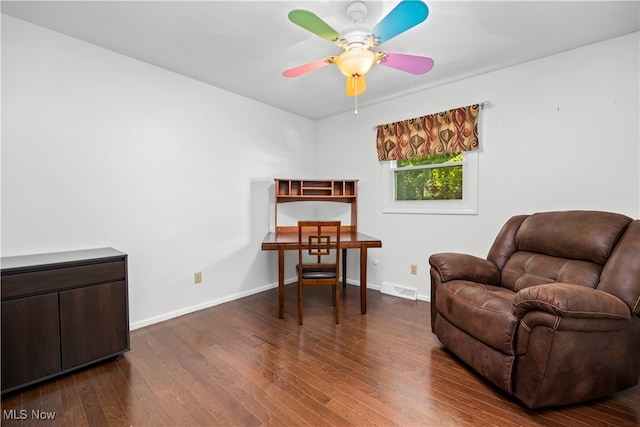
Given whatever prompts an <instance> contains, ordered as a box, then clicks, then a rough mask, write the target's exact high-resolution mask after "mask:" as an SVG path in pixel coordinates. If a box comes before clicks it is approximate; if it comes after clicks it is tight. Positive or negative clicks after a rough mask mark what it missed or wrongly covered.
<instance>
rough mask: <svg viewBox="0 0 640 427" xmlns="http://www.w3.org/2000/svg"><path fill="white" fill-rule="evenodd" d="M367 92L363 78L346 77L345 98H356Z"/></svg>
mask: <svg viewBox="0 0 640 427" xmlns="http://www.w3.org/2000/svg"><path fill="white" fill-rule="evenodd" d="M365 90H367V83H366V81H365V80H364V76H359V77H347V96H356V95H360V94H362V93H363V92H364V91H365Z"/></svg>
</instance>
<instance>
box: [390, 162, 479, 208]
mask: <svg viewBox="0 0 640 427" xmlns="http://www.w3.org/2000/svg"><path fill="white" fill-rule="evenodd" d="M381 168H382V212H383V213H417V214H452V215H475V214H477V213H478V153H477V152H476V151H465V152H463V153H462V200H402V201H397V200H396V199H395V182H394V170H395V169H396V162H395V161H387V162H382V163H381Z"/></svg>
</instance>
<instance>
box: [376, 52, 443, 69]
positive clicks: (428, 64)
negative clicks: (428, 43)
mask: <svg viewBox="0 0 640 427" xmlns="http://www.w3.org/2000/svg"><path fill="white" fill-rule="evenodd" d="M385 57H386V59H385V60H383V61H381V62H380V65H384V66H386V67H391V68H395V69H396V70H400V71H406V72H407V73H411V74H424V73H427V72H429V71H431V69H432V68H433V64H434V62H433V59H431V58H429V57H427V56H416V55H407V54H404V53H392V52H385Z"/></svg>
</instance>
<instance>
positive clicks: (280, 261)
mask: <svg viewBox="0 0 640 427" xmlns="http://www.w3.org/2000/svg"><path fill="white" fill-rule="evenodd" d="M278 317H279V318H280V319H284V245H279V246H278Z"/></svg>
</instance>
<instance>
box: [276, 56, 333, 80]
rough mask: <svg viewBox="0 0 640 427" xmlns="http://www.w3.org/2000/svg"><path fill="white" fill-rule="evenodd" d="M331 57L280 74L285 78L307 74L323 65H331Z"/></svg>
mask: <svg viewBox="0 0 640 427" xmlns="http://www.w3.org/2000/svg"><path fill="white" fill-rule="evenodd" d="M332 59H333V57H329V58H324V59H320V60H318V61H314V62H310V63H308V64H304V65H300V66H298V67H294V68H290V69H288V70H286V71H285V72H283V73H282V75H283V76H285V77H298V76H300V75H302V74H305V73H308V72H310V71H313V70H317V69H318V68H322V67H324V66H325V65H329V64H331V63H332V62H333V61H332Z"/></svg>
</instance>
